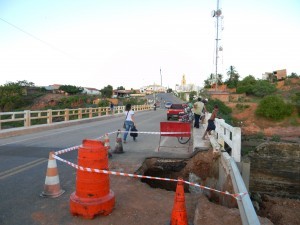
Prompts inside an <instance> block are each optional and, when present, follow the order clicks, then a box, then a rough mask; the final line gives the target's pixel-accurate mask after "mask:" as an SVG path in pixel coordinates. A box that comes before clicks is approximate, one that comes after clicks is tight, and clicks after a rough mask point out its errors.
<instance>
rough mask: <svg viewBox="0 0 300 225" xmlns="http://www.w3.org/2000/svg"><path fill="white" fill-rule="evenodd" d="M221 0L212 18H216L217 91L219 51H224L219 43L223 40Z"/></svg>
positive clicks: (216, 82)
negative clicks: (221, 36)
mask: <svg viewBox="0 0 300 225" xmlns="http://www.w3.org/2000/svg"><path fill="white" fill-rule="evenodd" d="M219 3H220V2H219V0H217V10H213V11H212V17H216V61H215V63H216V70H215V85H216V91H217V89H218V59H219V51H222V48H221V47H220V46H219V41H220V40H221V39H220V38H219V33H220V32H219V29H220V24H219V19H220V16H221V15H222V11H221V9H220V4H219Z"/></svg>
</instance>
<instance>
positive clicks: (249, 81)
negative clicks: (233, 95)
mask: <svg viewBox="0 0 300 225" xmlns="http://www.w3.org/2000/svg"><path fill="white" fill-rule="evenodd" d="M255 84H256V79H255V78H254V76H252V75H248V76H247V77H245V78H244V79H243V80H241V81H239V82H238V83H237V88H236V92H237V93H239V94H241V93H246V94H247V95H251V94H253V87H254V85H255Z"/></svg>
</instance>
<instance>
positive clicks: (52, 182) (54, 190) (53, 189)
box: [40, 152, 65, 198]
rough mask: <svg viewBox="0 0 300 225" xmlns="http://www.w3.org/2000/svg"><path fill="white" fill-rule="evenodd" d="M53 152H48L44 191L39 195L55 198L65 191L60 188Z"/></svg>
mask: <svg viewBox="0 0 300 225" xmlns="http://www.w3.org/2000/svg"><path fill="white" fill-rule="evenodd" d="M53 154H54V152H50V153H49V160H48V168H47V174H46V179H45V186H44V191H43V192H42V193H41V194H40V196H41V197H47V198H56V197H59V196H61V195H62V194H63V193H64V192H65V191H64V190H62V189H61V188H60V184H59V176H58V171H57V165H56V159H54V158H53Z"/></svg>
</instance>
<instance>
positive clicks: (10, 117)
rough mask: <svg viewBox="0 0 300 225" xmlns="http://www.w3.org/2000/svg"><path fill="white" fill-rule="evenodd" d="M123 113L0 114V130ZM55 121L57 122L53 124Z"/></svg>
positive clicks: (101, 110) (142, 107) (137, 107)
mask: <svg viewBox="0 0 300 225" xmlns="http://www.w3.org/2000/svg"><path fill="white" fill-rule="evenodd" d="M132 109H133V110H135V111H142V110H149V109H151V106H150V105H134V106H132ZM124 111H125V106H116V107H114V109H113V111H111V109H110V107H97V108H91V107H90V108H78V109H58V110H52V109H48V110H39V111H30V110H25V111H22V112H1V113H0V130H1V129H2V124H4V123H10V122H18V121H23V126H24V127H30V126H34V125H33V123H32V122H33V121H37V120H39V125H41V124H52V123H59V122H63V121H70V120H81V119H83V118H94V117H101V116H104V115H110V114H119V113H122V112H124ZM55 120H57V122H55Z"/></svg>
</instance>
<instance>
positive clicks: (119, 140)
mask: <svg viewBox="0 0 300 225" xmlns="http://www.w3.org/2000/svg"><path fill="white" fill-rule="evenodd" d="M113 153H116V154H122V153H124V151H123V144H122V136H121V131H120V130H118V132H117V138H116V146H115V150H114V151H113Z"/></svg>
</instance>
